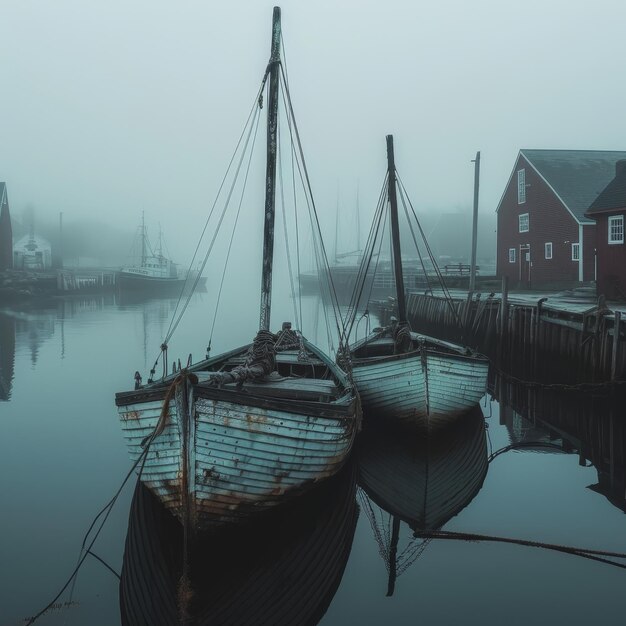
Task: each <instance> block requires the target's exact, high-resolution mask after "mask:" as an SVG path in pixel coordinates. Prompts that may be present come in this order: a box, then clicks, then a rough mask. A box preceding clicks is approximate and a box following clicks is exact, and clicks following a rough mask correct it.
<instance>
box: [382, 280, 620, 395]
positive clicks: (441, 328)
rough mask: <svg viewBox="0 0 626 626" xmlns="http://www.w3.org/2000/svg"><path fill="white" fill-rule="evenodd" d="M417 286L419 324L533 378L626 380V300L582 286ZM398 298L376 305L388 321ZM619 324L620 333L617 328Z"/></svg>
mask: <svg viewBox="0 0 626 626" xmlns="http://www.w3.org/2000/svg"><path fill="white" fill-rule="evenodd" d="M450 295H451V296H452V302H450V301H449V300H447V299H446V298H445V296H444V294H443V293H442V292H436V291H435V292H432V293H429V294H424V293H416V292H414V293H410V294H408V296H407V317H408V319H409V322H410V323H411V327H412V329H413V330H415V331H418V332H423V333H425V334H429V335H433V336H435V337H439V338H441V339H446V340H448V341H456V342H462V343H465V344H467V345H469V346H471V347H473V348H475V349H477V350H479V351H481V352H483V353H484V354H486V355H487V356H489V357H490V359H491V360H492V362H493V363H494V364H495V365H496V366H497V367H498V368H500V369H501V370H503V371H505V372H507V373H508V374H509V375H511V376H515V377H518V378H520V379H521V380H525V381H537V382H541V383H546V382H548V383H552V384H565V385H581V384H598V383H608V382H622V381H623V382H626V351H625V350H624V341H623V338H624V323H623V320H624V318H626V304H623V303H620V304H618V303H612V302H609V303H606V302H604V300H603V298H599V299H595V298H582V297H577V296H576V294H575V293H572V294H568V293H567V292H563V293H560V294H555V293H539V292H537V293H534V292H533V293H519V294H517V293H507V290H506V288H505V289H503V290H502V291H501V292H500V293H489V294H485V293H478V292H474V293H468V292H467V291H465V292H463V291H451V292H450ZM394 304H395V303H394V302H393V301H391V300H389V301H388V302H387V303H379V305H378V307H377V308H376V309H375V308H374V307H372V309H373V310H375V312H376V313H378V314H379V317H380V319H381V323H383V324H385V323H387V320H388V318H389V316H391V315H393V314H394ZM616 329H617V332H616Z"/></svg>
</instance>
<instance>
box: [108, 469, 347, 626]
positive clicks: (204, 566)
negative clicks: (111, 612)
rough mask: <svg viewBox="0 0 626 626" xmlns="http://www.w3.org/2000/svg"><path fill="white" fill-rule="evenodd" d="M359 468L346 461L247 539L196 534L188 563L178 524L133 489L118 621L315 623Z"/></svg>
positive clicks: (338, 562) (335, 575) (332, 580)
mask: <svg viewBox="0 0 626 626" xmlns="http://www.w3.org/2000/svg"><path fill="white" fill-rule="evenodd" d="M355 470H356V464H349V466H347V467H345V469H344V470H343V471H342V472H340V473H339V475H337V476H336V477H333V478H332V479H331V480H329V481H327V482H326V483H324V484H323V485H320V486H319V487H318V488H317V489H315V490H313V492H311V493H308V494H306V495H304V496H303V497H302V498H300V499H298V500H297V501H295V502H293V503H292V505H291V506H288V507H286V510H285V511H282V510H279V511H274V512H272V513H270V514H269V515H268V516H266V517H264V518H263V519H262V520H259V521H258V522H256V523H255V524H254V525H251V526H249V527H246V529H245V532H243V533H242V532H240V530H239V529H238V531H237V532H231V529H228V528H226V529H224V531H223V532H221V533H219V534H217V535H215V536H213V535H211V536H209V537H207V536H201V537H199V538H197V541H196V542H195V543H194V545H193V547H190V550H189V555H188V557H189V560H188V562H187V563H185V558H184V552H183V549H182V548H183V545H184V537H183V529H182V527H181V526H180V524H178V522H177V521H176V520H175V519H174V518H172V516H171V515H169V513H168V512H167V511H166V510H165V509H164V507H163V506H162V505H161V503H160V502H159V501H158V500H157V498H156V497H155V496H154V495H153V494H152V493H151V492H150V491H149V490H148V489H146V488H145V487H144V486H143V485H141V484H138V485H137V488H136V490H135V494H134V496H133V501H132V504H131V509H130V515H129V523H128V533H127V535H126V546H125V549H124V558H123V565H122V575H121V581H120V611H121V622H122V625H123V626H137V625H138V624H150V626H172V625H173V624H195V625H196V626H203V625H209V624H276V625H284V626H291V625H292V624H317V622H318V621H319V620H320V619H321V618H322V616H323V615H324V614H325V613H326V611H327V609H328V606H329V605H330V603H331V601H332V599H333V597H334V595H335V593H336V591H337V588H338V587H339V583H340V581H341V578H342V575H343V572H344V569H345V566H346V563H347V561H348V557H349V555H350V550H351V547H352V541H353V537H354V532H355V529H356V522H357V518H358V506H357V504H356V471H355ZM186 571H187V572H188V573H187V575H185V572H186Z"/></svg>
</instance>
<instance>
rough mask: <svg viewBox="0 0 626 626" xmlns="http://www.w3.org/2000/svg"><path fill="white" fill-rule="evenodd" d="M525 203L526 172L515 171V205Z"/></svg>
mask: <svg viewBox="0 0 626 626" xmlns="http://www.w3.org/2000/svg"><path fill="white" fill-rule="evenodd" d="M525 203H526V170H525V169H524V168H522V169H521V170H517V204H525Z"/></svg>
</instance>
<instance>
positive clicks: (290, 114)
mask: <svg viewBox="0 0 626 626" xmlns="http://www.w3.org/2000/svg"><path fill="white" fill-rule="evenodd" d="M280 71H281V75H282V77H283V81H284V83H285V89H284V93H285V95H286V98H287V119H288V121H289V120H291V123H289V132H290V133H291V134H292V138H293V137H294V136H295V139H296V145H297V148H298V151H297V152H296V156H297V157H299V158H296V164H297V166H298V172H299V174H300V177H301V179H302V181H303V183H305V189H306V191H307V192H308V193H307V194H305V198H306V200H307V206H308V207H309V216H310V218H311V225H312V227H313V232H314V233H315V234H316V235H317V236H318V237H319V245H320V249H321V253H322V258H323V262H324V263H323V269H324V270H325V271H326V273H327V276H328V282H329V285H330V291H331V294H332V301H331V304H332V307H333V311H334V314H335V324H336V326H337V333H338V336H339V337H341V336H342V330H343V328H342V326H343V320H342V317H341V312H340V308H339V300H338V298H337V291H336V289H335V284H334V282H333V277H332V274H331V272H330V265H329V262H328V255H327V254H326V248H325V246H324V241H323V239H322V238H321V232H322V231H321V227H320V223H319V217H318V214H317V209H316V206H315V199H314V198H313V190H312V188H311V181H310V178H309V172H308V169H307V166H306V161H305V159H304V151H303V148H302V141H301V139H300V133H299V131H298V124H297V122H296V119H295V114H294V111H293V103H292V101H291V93H290V92H289V88H288V84H287V79H286V76H285V71H284V68H283V66H282V64H280ZM292 140H293V139H292ZM303 176H304V177H303Z"/></svg>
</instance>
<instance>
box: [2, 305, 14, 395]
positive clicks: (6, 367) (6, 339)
mask: <svg viewBox="0 0 626 626" xmlns="http://www.w3.org/2000/svg"><path fill="white" fill-rule="evenodd" d="M14 372H15V318H13V317H11V316H10V315H4V314H2V313H0V400H4V401H6V400H9V399H10V398H11V389H12V387H13V376H14Z"/></svg>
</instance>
